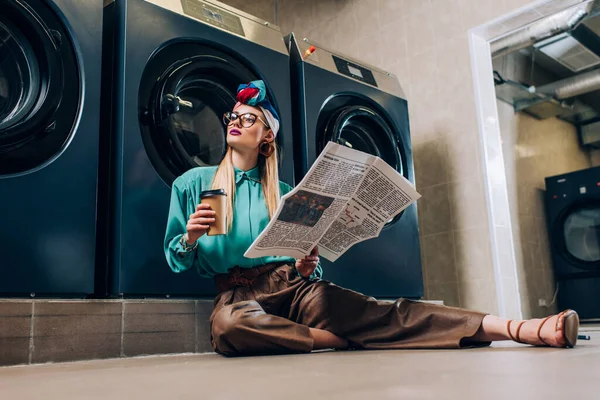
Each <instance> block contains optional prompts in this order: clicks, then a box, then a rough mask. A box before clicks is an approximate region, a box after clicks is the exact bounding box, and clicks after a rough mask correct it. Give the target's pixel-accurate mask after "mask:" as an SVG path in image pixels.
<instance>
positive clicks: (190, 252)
mask: <svg viewBox="0 0 600 400" xmlns="http://www.w3.org/2000/svg"><path fill="white" fill-rule="evenodd" d="M237 99H238V103H237V104H236V105H235V107H234V109H233V111H232V112H228V113H226V114H225V116H224V122H225V123H226V124H227V144H228V149H227V153H226V155H225V158H224V159H223V161H222V162H221V164H220V165H219V166H218V167H203V168H195V169H192V170H190V171H188V172H186V173H184V174H183V175H182V176H181V177H179V178H178V179H177V180H175V182H174V184H173V191H172V197H171V207H170V213H169V222H168V226H167V232H166V237H165V243H164V245H165V254H166V257H167V260H168V262H169V265H170V266H171V268H172V270H173V271H175V272H181V271H183V270H186V269H189V268H192V267H194V268H196V269H197V270H198V271H199V273H200V275H202V276H204V277H212V278H214V279H215V281H216V284H217V288H218V290H219V294H218V295H217V297H216V298H215V303H214V304H215V305H214V310H213V312H212V315H211V317H210V324H211V335H212V345H213V347H214V349H215V351H216V352H218V353H220V354H224V355H228V356H234V355H249V354H274V353H297V352H310V351H312V350H315V349H322V348H336V349H345V348H355V349H400V348H461V347H468V346H471V347H472V346H486V345H489V344H490V342H491V341H494V340H508V339H512V340H514V341H517V342H521V343H527V344H532V345H543V346H553V347H573V346H574V345H575V343H576V341H577V333H578V327H579V318H578V316H577V313H576V312H574V311H571V310H568V311H565V312H562V313H560V314H558V315H554V316H551V317H548V318H546V319H543V320H528V321H521V322H513V321H509V320H505V319H501V318H498V317H494V316H491V315H484V314H481V313H478V312H474V311H468V310H462V309H458V308H452V307H444V306H437V305H432V304H427V303H423V302H415V301H409V300H404V299H399V300H398V301H396V302H395V303H393V304H392V303H384V302H378V301H377V300H375V299H374V298H371V297H367V296H364V295H362V294H359V293H356V292H353V291H350V290H347V289H343V288H341V287H338V286H336V285H334V284H332V283H330V282H327V281H324V280H321V279H320V278H321V275H322V270H321V267H320V264H319V257H318V249H317V248H315V249H314V250H313V251H312V252H311V254H310V255H309V256H307V257H305V258H303V259H298V260H294V259H289V258H285V257H263V258H260V259H248V258H245V257H244V256H243V254H244V252H245V251H246V249H247V248H248V247H249V246H250V244H251V243H252V242H253V241H254V239H255V238H256V237H257V236H258V235H259V234H260V232H261V231H262V230H263V229H264V228H265V227H266V225H267V223H268V222H269V220H270V218H271V217H272V216H273V214H274V212H275V210H276V209H277V205H278V201H279V198H280V196H281V195H282V194H285V193H287V192H289V191H290V190H291V187H290V186H288V185H286V184H285V183H283V182H279V179H278V172H277V149H276V147H275V145H274V140H275V137H276V135H277V132H278V130H279V117H278V115H277V112H276V111H275V109H274V108H273V106H272V105H271V103H270V102H269V99H268V97H267V93H266V89H265V85H264V83H263V82H262V81H254V82H251V83H250V84H248V85H240V87H239V88H238V97H237ZM220 188H224V189H225V190H226V192H227V196H228V197H227V204H228V206H227V212H226V214H227V224H228V227H229V230H228V234H227V235H221V236H207V235H206V233H207V231H208V230H209V228H210V225H211V224H212V223H213V222H214V221H215V218H214V216H215V213H214V211H212V210H211V209H210V206H208V205H207V204H202V203H201V201H200V198H199V194H200V192H201V191H203V190H207V189H220Z"/></svg>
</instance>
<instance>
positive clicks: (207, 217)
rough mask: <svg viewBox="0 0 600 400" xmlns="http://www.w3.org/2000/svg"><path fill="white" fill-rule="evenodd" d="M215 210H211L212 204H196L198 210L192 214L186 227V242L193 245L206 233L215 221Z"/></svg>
mask: <svg viewBox="0 0 600 400" xmlns="http://www.w3.org/2000/svg"><path fill="white" fill-rule="evenodd" d="M214 216H215V212H214V211H213V210H211V208H210V205H209V204H206V203H202V204H198V205H197V206H196V212H195V213H193V214H192V215H190V219H188V223H187V225H186V227H185V229H186V230H187V237H186V240H185V241H186V242H187V244H189V245H192V244H194V243H195V242H196V240H198V239H199V238H200V236H202V235H204V234H205V233H206V232H207V231H208V228H210V225H211V224H212V223H214V222H215V218H214Z"/></svg>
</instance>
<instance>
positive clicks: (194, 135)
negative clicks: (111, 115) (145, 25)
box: [140, 42, 258, 185]
mask: <svg viewBox="0 0 600 400" xmlns="http://www.w3.org/2000/svg"><path fill="white" fill-rule="evenodd" d="M157 76H158V77H159V78H158V79H157V78H156V77H157ZM255 79H258V78H257V76H256V75H255V74H254V73H253V71H252V70H251V69H250V68H249V67H248V66H247V65H245V64H244V63H243V62H241V61H240V60H239V59H237V58H235V57H233V56H232V55H230V54H227V53H225V52H223V51H221V50H219V49H216V48H214V47H212V46H209V45H205V44H200V43H192V42H189V43H188V42H183V43H174V44H171V45H168V46H167V47H165V48H163V49H162V50H161V51H160V52H159V53H157V54H156V55H155V56H154V57H153V59H152V60H151V61H150V62H149V63H148V65H147V67H146V70H145V71H144V76H143V78H142V84H141V85H140V88H141V91H140V107H141V114H140V115H141V127H142V135H143V138H144V145H145V147H146V151H147V153H148V155H149V157H150V159H151V161H152V164H153V165H154V168H155V169H156V170H157V171H158V173H159V174H160V176H161V178H162V179H163V180H164V181H165V182H166V183H167V184H169V185H170V184H171V183H172V182H173V180H174V179H175V178H176V177H177V176H180V175H181V174H182V173H184V172H185V171H187V170H189V169H191V168H193V167H198V166H210V165H218V164H219V163H220V162H221V160H222V159H223V156H224V155H225V152H226V150H227V132H226V127H225V124H224V123H223V114H224V113H225V112H227V111H230V110H231V109H232V108H233V106H234V105H235V103H236V93H237V86H238V84H239V82H250V81H252V80H255Z"/></svg>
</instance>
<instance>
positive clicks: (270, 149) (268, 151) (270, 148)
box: [258, 140, 275, 158]
mask: <svg viewBox="0 0 600 400" xmlns="http://www.w3.org/2000/svg"><path fill="white" fill-rule="evenodd" d="M265 147H266V148H265ZM258 152H259V153H260V154H262V155H263V156H265V158H269V157H271V155H272V154H273V153H274V152H275V145H274V144H273V142H267V141H266V140H264V141H262V142H261V143H260V145H259V146H258Z"/></svg>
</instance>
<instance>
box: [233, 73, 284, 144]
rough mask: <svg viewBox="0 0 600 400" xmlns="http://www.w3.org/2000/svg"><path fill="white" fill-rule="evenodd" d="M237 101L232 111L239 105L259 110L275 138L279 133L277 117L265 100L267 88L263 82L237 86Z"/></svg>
mask: <svg viewBox="0 0 600 400" xmlns="http://www.w3.org/2000/svg"><path fill="white" fill-rule="evenodd" d="M237 101H238V102H237V104H236V105H235V107H234V109H235V108H237V107H238V106H239V105H241V104H246V105H249V106H252V107H258V108H260V110H261V111H262V112H263V114H264V115H265V118H266V120H267V123H268V124H269V128H271V130H272V131H273V134H274V135H275V136H277V132H279V115H278V114H277V111H275V107H273V104H271V102H270V101H269V99H268V98H267V88H266V87H265V83H264V82H263V81H252V82H250V83H248V84H245V85H240V86H238V92H237Z"/></svg>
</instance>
